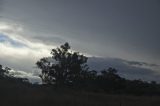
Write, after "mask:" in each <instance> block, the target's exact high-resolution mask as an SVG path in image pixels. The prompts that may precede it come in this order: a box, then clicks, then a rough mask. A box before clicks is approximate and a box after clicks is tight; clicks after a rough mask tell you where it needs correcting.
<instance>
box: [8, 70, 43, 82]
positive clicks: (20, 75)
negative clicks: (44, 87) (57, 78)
mask: <svg viewBox="0 0 160 106" xmlns="http://www.w3.org/2000/svg"><path fill="white" fill-rule="evenodd" d="M9 75H12V76H14V77H17V78H27V79H28V80H29V82H31V83H39V84H41V83H42V81H41V78H40V77H39V76H37V75H34V74H33V73H27V72H24V71H15V70H10V71H9Z"/></svg>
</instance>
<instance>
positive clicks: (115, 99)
mask: <svg viewBox="0 0 160 106" xmlns="http://www.w3.org/2000/svg"><path fill="white" fill-rule="evenodd" d="M0 106H160V97H158V96H157V97H156V96H125V95H108V94H105V93H92V92H87V91H80V90H78V91H77V90H74V89H69V88H62V87H61V88H51V87H45V86H31V85H28V86H26V85H23V84H15V83H7V84H6V82H3V81H0Z"/></svg>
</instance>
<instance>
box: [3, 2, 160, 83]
mask: <svg viewBox="0 0 160 106" xmlns="http://www.w3.org/2000/svg"><path fill="white" fill-rule="evenodd" d="M159 28H160V1H159V0H0V54H1V55H0V64H3V65H6V66H9V67H13V68H14V69H16V70H22V71H26V72H33V71H34V70H36V69H35V68H34V67H35V65H34V63H35V62H36V61H37V60H38V59H39V58H41V57H44V56H49V53H50V50H51V48H54V47H56V46H59V45H60V44H63V43H64V42H69V43H70V45H71V46H72V48H73V50H76V51H79V52H82V53H84V54H86V55H87V56H90V57H92V56H94V57H101V59H102V58H103V59H104V58H105V61H103V62H104V63H106V65H107V63H109V62H108V60H115V58H117V59H118V60H119V61H118V60H117V61H118V62H119V63H117V62H116V63H115V62H113V61H111V62H110V63H112V62H113V64H121V63H125V62H126V61H127V63H138V64H128V66H127V67H129V66H130V68H131V67H132V68H133V66H134V68H137V67H138V68H143V69H146V72H148V70H149V71H151V72H156V73H157V74H160V70H159V68H160V67H159V65H160V56H159V54H160V44H159V40H160V30H159ZM96 59H97V58H96ZM96 59H95V60H96ZM95 60H92V61H95ZM106 61H107V62H106ZM90 63H95V62H90ZM95 65H96V64H94V65H93V64H92V66H93V67H95ZM135 65H136V66H135ZM113 66H114V65H113ZM116 66H117V67H116V68H119V69H124V67H125V66H124V65H122V64H121V66H120V65H116ZM122 66H124V67H123V68H122ZM127 67H126V68H127ZM95 68H97V67H95ZM102 68H104V67H102ZM127 69H128V68H127ZM139 70H140V69H139ZM141 70H142V69H141ZM143 72H145V71H144V70H143ZM126 73H127V72H126ZM136 75H138V73H137V74H136ZM139 75H140V74H139ZM147 75H148V76H149V75H150V76H151V73H147ZM128 76H129V75H128ZM146 77H147V76H146ZM152 77H153V76H152ZM154 80H155V79H154ZM159 81H160V80H159Z"/></svg>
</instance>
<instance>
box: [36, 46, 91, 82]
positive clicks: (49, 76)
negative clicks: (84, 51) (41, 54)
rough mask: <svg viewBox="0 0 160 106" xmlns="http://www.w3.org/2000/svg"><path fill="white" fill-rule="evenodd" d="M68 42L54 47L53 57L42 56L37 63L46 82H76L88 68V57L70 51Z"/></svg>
mask: <svg viewBox="0 0 160 106" xmlns="http://www.w3.org/2000/svg"><path fill="white" fill-rule="evenodd" d="M69 49H70V46H69V44H68V43H65V44H64V45H61V46H60V47H59V48H56V49H52V52H51V54H52V57H51V58H42V59H40V60H39V61H38V62H37V63H36V64H37V66H38V68H40V69H41V70H42V74H41V75H40V77H41V78H42V81H43V82H44V83H46V84H57V85H64V84H71V85H72V84H76V83H77V82H78V81H80V80H81V79H83V77H84V74H85V73H86V72H87V70H88V66H87V64H86V62H87V57H85V56H84V55H81V54H79V53H78V52H72V51H69Z"/></svg>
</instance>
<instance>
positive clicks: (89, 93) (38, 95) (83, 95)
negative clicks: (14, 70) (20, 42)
mask: <svg viewBox="0 0 160 106" xmlns="http://www.w3.org/2000/svg"><path fill="white" fill-rule="evenodd" d="M51 54H52V57H44V58H42V59H40V60H39V61H38V62H37V63H36V65H37V66H38V68H39V69H41V70H42V71H41V75H40V77H41V79H42V82H43V84H42V85H38V84H31V83H29V81H28V80H27V79H25V78H15V77H13V76H11V75H10V74H9V70H10V68H8V67H6V68H4V67H2V65H0V106H14V105H15V106H21V105H23V106H28V105H39V106H50V105H55V106H91V105H92V106H135V105H137V106H143V105H145V106H151V105H153V106H158V104H160V102H159V101H160V98H159V96H160V84H158V83H156V82H155V81H151V82H145V81H142V80H127V79H125V78H122V77H120V76H119V75H118V74H117V70H116V69H114V68H109V69H104V70H101V71H100V73H97V72H98V71H95V70H90V69H89V67H88V65H87V57H86V56H84V55H82V54H80V53H78V52H73V51H70V46H69V44H68V43H65V44H64V45H61V46H60V47H59V48H56V49H52V51H51Z"/></svg>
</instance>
